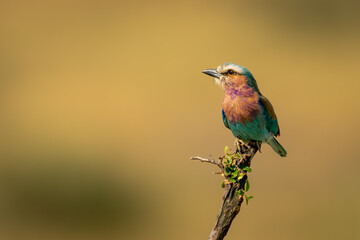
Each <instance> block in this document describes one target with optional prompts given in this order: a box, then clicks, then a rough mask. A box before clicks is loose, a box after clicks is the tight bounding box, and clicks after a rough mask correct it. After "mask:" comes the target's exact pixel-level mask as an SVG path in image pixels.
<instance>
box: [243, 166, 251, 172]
mask: <svg viewBox="0 0 360 240" xmlns="http://www.w3.org/2000/svg"><path fill="white" fill-rule="evenodd" d="M241 170H243V171H247V172H251V171H252V169H251V168H250V167H248V166H245V167H242V168H241Z"/></svg>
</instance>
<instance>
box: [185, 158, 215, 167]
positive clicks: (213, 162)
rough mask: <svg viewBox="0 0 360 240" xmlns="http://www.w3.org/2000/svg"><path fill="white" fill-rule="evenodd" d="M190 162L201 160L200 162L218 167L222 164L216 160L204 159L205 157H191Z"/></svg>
mask: <svg viewBox="0 0 360 240" xmlns="http://www.w3.org/2000/svg"><path fill="white" fill-rule="evenodd" d="M190 160H199V161H200V162H206V163H211V164H215V165H217V166H219V164H220V163H219V162H217V161H216V160H215V159H207V158H203V157H191V158H190Z"/></svg>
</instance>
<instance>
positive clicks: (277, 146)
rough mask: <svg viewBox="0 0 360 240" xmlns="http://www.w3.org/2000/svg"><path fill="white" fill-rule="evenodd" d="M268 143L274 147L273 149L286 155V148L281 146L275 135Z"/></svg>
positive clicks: (283, 155) (281, 154)
mask: <svg viewBox="0 0 360 240" xmlns="http://www.w3.org/2000/svg"><path fill="white" fill-rule="evenodd" d="M268 144H269V145H270V146H271V147H272V149H273V150H274V151H275V152H276V153H277V154H279V155H280V156H282V157H286V153H287V152H286V150H285V149H284V148H283V146H281V144H280V143H279V142H278V141H277V140H276V139H275V138H274V137H273V138H272V139H270V141H268Z"/></svg>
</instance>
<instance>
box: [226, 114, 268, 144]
mask: <svg viewBox="0 0 360 240" xmlns="http://www.w3.org/2000/svg"><path fill="white" fill-rule="evenodd" d="M229 127H230V130H231V131H232V133H233V135H234V136H235V137H237V138H239V139H241V140H243V141H250V140H256V141H267V139H268V138H269V132H268V131H267V129H266V127H265V124H264V121H263V119H260V118H259V117H257V118H255V119H254V120H252V121H249V122H246V123H241V122H237V123H230V124H229Z"/></svg>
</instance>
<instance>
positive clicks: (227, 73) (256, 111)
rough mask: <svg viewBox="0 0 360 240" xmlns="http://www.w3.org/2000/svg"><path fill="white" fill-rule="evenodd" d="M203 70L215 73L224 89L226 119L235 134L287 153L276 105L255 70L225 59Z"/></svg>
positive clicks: (223, 116) (244, 140) (223, 117)
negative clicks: (265, 93) (260, 85)
mask: <svg viewBox="0 0 360 240" xmlns="http://www.w3.org/2000/svg"><path fill="white" fill-rule="evenodd" d="M202 73H205V74H207V75H209V76H211V77H214V80H215V82H216V83H217V84H218V85H219V86H220V87H221V88H222V89H223V90H224V92H225V96H224V100H223V102H222V119H223V122H224V125H225V127H227V128H228V129H230V130H231V132H232V134H233V135H234V136H235V138H237V139H240V140H241V141H243V142H244V143H249V142H250V141H256V142H257V143H258V146H261V143H263V142H265V143H267V144H269V145H270V146H271V148H272V149H273V150H274V151H275V152H276V153H277V154H279V155H280V156H281V157H285V156H286V154H287V152H286V150H285V149H284V148H283V146H281V144H280V143H279V142H278V141H277V140H276V137H277V136H280V128H279V123H278V120H277V117H276V114H275V111H274V108H273V106H272V105H271V103H270V101H269V100H268V99H267V98H266V97H265V96H264V95H262V94H261V92H260V90H259V87H258V85H257V82H256V80H255V78H254V77H253V75H252V74H251V72H250V71H249V70H248V69H247V68H245V67H242V66H239V65H236V64H233V63H223V64H221V65H220V66H219V67H217V69H206V70H203V71H202Z"/></svg>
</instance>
